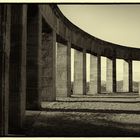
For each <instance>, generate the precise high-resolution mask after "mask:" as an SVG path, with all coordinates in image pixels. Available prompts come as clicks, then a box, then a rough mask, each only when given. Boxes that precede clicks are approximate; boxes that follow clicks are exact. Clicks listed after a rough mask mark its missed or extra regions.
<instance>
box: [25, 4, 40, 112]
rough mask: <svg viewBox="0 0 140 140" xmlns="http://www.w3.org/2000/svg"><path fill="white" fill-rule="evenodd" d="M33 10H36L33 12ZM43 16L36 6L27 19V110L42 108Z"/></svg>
mask: <svg viewBox="0 0 140 140" xmlns="http://www.w3.org/2000/svg"><path fill="white" fill-rule="evenodd" d="M33 8H34V9H35V10H33ZM41 46H42V16H41V13H40V12H39V10H38V8H37V7H36V6H34V7H33V6H31V7H30V6H28V18H27V69H26V70H27V75H26V77H27V94H26V100H27V101H26V108H27V109H39V108H40V106H41V86H40V85H41V76H42V75H41Z"/></svg>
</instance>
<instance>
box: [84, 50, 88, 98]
mask: <svg viewBox="0 0 140 140" xmlns="http://www.w3.org/2000/svg"><path fill="white" fill-rule="evenodd" d="M86 93H87V75H86V50H85V49H84V50H83V95H86Z"/></svg>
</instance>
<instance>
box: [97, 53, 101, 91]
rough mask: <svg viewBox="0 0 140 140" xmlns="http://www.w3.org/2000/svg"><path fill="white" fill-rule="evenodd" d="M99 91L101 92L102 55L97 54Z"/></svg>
mask: <svg viewBox="0 0 140 140" xmlns="http://www.w3.org/2000/svg"><path fill="white" fill-rule="evenodd" d="M97 93H101V56H100V55H97Z"/></svg>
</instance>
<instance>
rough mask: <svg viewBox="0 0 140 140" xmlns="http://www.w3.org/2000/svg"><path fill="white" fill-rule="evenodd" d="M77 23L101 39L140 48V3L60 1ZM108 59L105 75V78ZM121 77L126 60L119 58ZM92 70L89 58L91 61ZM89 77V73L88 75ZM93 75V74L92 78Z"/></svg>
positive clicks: (138, 69)
mask: <svg viewBox="0 0 140 140" xmlns="http://www.w3.org/2000/svg"><path fill="white" fill-rule="evenodd" d="M58 6H59V8H60V10H61V11H62V13H63V14H64V15H65V16H66V17H67V18H68V19H69V20H70V21H71V22H72V23H74V24H75V25H77V26H78V27H80V28H81V29H83V30H84V31H86V32H88V33H89V34H91V35H93V36H95V37H98V38H100V39H103V40H106V41H109V42H113V43H116V44H120V45H125V46H128V47H137V48H140V4H139V5H138V4H137V5H136V4H133V5H132V4H131V5H128V4H127V5H126V4H125V5H85V4H84V5H76V4H71V5H70V4H67V5H58ZM105 66H106V63H105V59H102V70H103V72H102V79H103V80H105V79H106V76H105V73H106V70H105ZM117 66H118V67H117V79H118V80H121V79H122V78H123V73H122V71H123V62H122V60H119V61H117ZM133 67H135V68H134V70H133V71H134V80H137V81H138V80H140V63H139V62H134V63H133ZM88 73H89V62H88ZM88 77H89V76H88ZM88 79H89V78H88Z"/></svg>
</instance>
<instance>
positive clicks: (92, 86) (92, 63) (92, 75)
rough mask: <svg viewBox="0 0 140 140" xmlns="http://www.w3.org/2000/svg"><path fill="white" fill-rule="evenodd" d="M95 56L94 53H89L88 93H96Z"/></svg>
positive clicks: (96, 71) (96, 70)
mask: <svg viewBox="0 0 140 140" xmlns="http://www.w3.org/2000/svg"><path fill="white" fill-rule="evenodd" d="M97 73H98V69H97V57H96V56H94V55H92V54H91V55H90V84H89V92H90V94H93V95H94V94H97V84H98V83H97V79H98V78H97V77H98V76H97Z"/></svg>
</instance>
